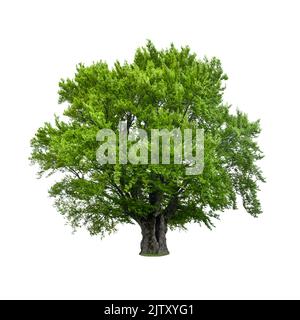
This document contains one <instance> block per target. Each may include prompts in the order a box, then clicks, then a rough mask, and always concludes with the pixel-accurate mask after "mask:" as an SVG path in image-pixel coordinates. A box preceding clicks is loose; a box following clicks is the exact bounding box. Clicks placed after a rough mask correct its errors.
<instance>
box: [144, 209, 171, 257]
mask: <svg viewBox="0 0 300 320" xmlns="http://www.w3.org/2000/svg"><path fill="white" fill-rule="evenodd" d="M140 226H141V229H142V236H143V238H142V241H141V252H140V255H144V256H163V255H167V254H169V250H168V247H167V239H166V233H167V229H168V226H167V222H166V218H165V217H164V216H163V215H159V216H156V217H155V216H152V217H147V218H143V219H141V221H140Z"/></svg>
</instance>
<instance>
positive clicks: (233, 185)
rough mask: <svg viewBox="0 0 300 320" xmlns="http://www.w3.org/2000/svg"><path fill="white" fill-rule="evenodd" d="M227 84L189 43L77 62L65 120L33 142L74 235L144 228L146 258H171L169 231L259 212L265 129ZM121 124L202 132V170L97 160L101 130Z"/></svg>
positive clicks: (63, 85) (64, 93) (67, 85)
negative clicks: (234, 213) (224, 215)
mask: <svg viewBox="0 0 300 320" xmlns="http://www.w3.org/2000/svg"><path fill="white" fill-rule="evenodd" d="M226 80H227V75H226V74H225V73H224V72H223V70H222V67H221V63H220V61H219V60H218V59H216V58H212V59H207V58H203V59H199V58H197V56H196V54H194V53H192V52H191V51H190V49H189V47H183V48H181V49H177V48H176V47H175V46H174V45H171V46H170V47H169V48H167V49H164V50H158V49H157V48H156V47H155V46H154V45H153V43H152V42H150V41H148V42H147V44H146V46H145V47H143V48H138V49H137V50H136V53H135V56H134V59H133V62H132V63H129V62H125V63H120V62H119V61H117V62H115V64H114V65H113V67H109V66H108V64H107V63H105V62H103V61H100V62H97V63H93V64H92V65H90V66H85V65H83V64H79V65H78V66H77V67H76V73H75V76H74V78H73V79H65V80H61V81H60V83H59V103H61V104H63V105H64V107H65V108H64V111H63V112H62V115H60V116H58V115H55V116H54V118H53V121H50V122H47V123H45V124H44V125H43V126H42V127H41V128H39V129H38V130H37V132H36V134H35V136H34V137H33V139H32V141H31V146H32V154H31V160H32V162H33V163H35V164H38V166H39V168H40V171H39V175H40V176H42V175H46V176H48V175H52V174H57V175H56V177H57V179H58V180H57V182H56V183H55V184H54V185H53V186H52V187H51V189H50V190H49V193H50V195H51V196H52V197H53V198H54V203H55V206H56V207H57V209H58V211H59V212H60V213H61V214H62V215H64V216H65V218H66V219H67V221H68V222H69V223H70V224H71V226H72V227H73V228H74V229H77V228H79V227H82V226H85V227H86V228H87V229H88V230H89V232H90V233H91V234H92V235H101V236H104V235H105V234H106V233H111V232H113V231H115V230H116V227H117V225H118V224H121V223H131V224H132V223H133V224H136V225H138V226H139V227H140V228H141V232H142V241H141V251H140V254H141V255H166V254H168V253H169V251H168V248H167V243H166V232H167V230H168V229H175V228H185V227H186V225H187V224H189V223H192V222H196V223H199V224H200V225H202V224H204V225H205V226H207V227H208V228H212V227H213V226H214V225H213V222H214V221H213V220H214V219H215V218H218V217H219V215H220V213H221V212H223V211H224V210H226V209H236V208H237V200H238V198H240V199H241V200H242V203H243V206H244V208H245V210H246V211H247V212H248V213H249V214H251V215H252V216H254V217H256V216H258V215H259V214H260V213H261V205H260V202H259V199H258V197H257V192H258V191H259V184H260V182H263V181H264V178H263V175H262V172H261V170H260V168H259V167H258V166H257V161H258V160H260V159H261V158H262V157H263V155H262V152H261V150H260V149H259V146H258V144H257V142H256V138H257V136H258V134H259V133H260V125H259V121H254V122H251V121H249V119H248V117H247V115H246V114H245V113H243V112H241V111H239V110H238V111H234V110H232V108H231V107H230V105H228V104H226V103H225V102H223V98H222V96H223V91H224V89H225V84H224V82H225V81H226ZM120 121H127V130H128V132H130V130H133V128H141V129H144V130H145V131H146V132H150V130H151V129H153V128H157V129H162V128H167V129H170V130H172V129H173V128H180V130H183V129H185V128H193V129H195V128H201V129H203V130H204V167H203V171H202V173H201V174H195V175H187V174H186V170H185V169H186V167H187V166H188V164H187V163H184V162H183V163H182V164H174V163H172V162H171V163H170V164H167V165H166V164H151V163H149V164H132V163H127V164H120V163H118V162H117V163H116V164H109V163H106V164H101V163H99V161H97V158H96V151H97V149H98V148H99V141H97V139H96V136H97V133H98V132H99V130H100V129H104V128H105V129H111V130H113V131H114V132H117V131H118V125H119V122H120ZM171 149H172V150H173V153H174V148H171ZM171 153H172V151H171ZM173 156H174V154H173ZM171 158H172V154H171Z"/></svg>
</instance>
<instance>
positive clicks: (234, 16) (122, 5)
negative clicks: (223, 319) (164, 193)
mask: <svg viewBox="0 0 300 320" xmlns="http://www.w3.org/2000/svg"><path fill="white" fill-rule="evenodd" d="M299 3H300V2H299V1H288V0H284V1H274V0H272V1H253V0H251V1H238V0H237V1H212V0H209V1H199V0H198V1H189V0H185V1H175V0H172V1H166V0H164V1H162V0H160V1H155V0H152V1H141V0H136V1H124V0H123V1H112V0H109V1H87V0H84V1H74V0H73V1H62V0H60V1H53V0H52V1H32V0H28V1H8V0H7V1H1V4H0V33H1V37H0V56H1V59H0V82H1V83H0V90H1V94H0V107H1V109H0V116H1V126H0V130H1V158H0V161H1V166H0V168H1V174H0V189H1V190H0V196H1V198H0V199H1V202H0V298H5V299H9V298H18V299H21V298H26V299H46V298H47V299H48V298H49V299H52V298H55V299H73V298H74V299H77V298H78V299H79V298H81V299H146V298H148V299H154V298H155V299H161V298H165V299H210V298H214V299H222V298H226V299H248V298H249V299H275V298H276V299H279V298H282V299H288V298H292V299H293V298H298V299H299V298H300V289H299V288H300V273H299V268H300V256H299V251H300V250H299V244H300V210H299V198H300V196H299V192H300V188H299V181H300V180H299V169H298V168H299V160H300V159H299V139H298V137H299V130H298V128H299V115H300V111H299V108H300V106H299V93H300V90H299V89H300V88H299V77H300V62H299V61H300V60H299V56H300V46H299V31H300V19H299V14H300V12H299V9H300V5H299ZM146 39H151V40H152V41H153V42H154V43H155V45H156V46H157V47H158V48H164V47H167V46H168V45H169V44H170V42H174V43H175V45H176V46H181V45H189V46H190V47H191V49H192V51H195V52H196V53H197V54H198V55H199V57H203V56H204V55H207V56H208V57H212V56H217V57H219V58H220V59H221V61H222V63H223V67H224V70H225V72H226V73H227V74H228V76H229V81H228V83H227V91H226V94H225V100H226V101H228V102H229V103H231V104H232V105H233V106H234V107H239V108H240V109H242V110H243V111H245V112H247V113H248V114H249V116H250V118H251V119H253V120H254V119H256V118H261V123H262V128H263V131H262V134H261V137H260V144H261V146H262V149H263V150H264V152H265V155H266V157H265V159H264V160H263V161H261V166H262V168H263V170H264V173H265V176H266V177H267V180H268V182H267V184H265V185H263V187H262V191H261V193H260V198H261V201H262V204H263V209H264V213H263V215H262V216H261V217H260V218H258V219H254V218H252V217H251V216H249V215H248V214H247V213H245V212H244V210H243V209H241V210H238V211H234V212H233V211H228V212H226V213H223V214H222V216H221V221H219V222H217V223H216V225H217V228H216V229H214V230H213V231H209V230H206V229H205V228H200V227H199V226H198V225H193V226H190V227H189V231H188V232H169V233H168V245H169V249H170V252H171V254H170V255H169V256H167V257H162V258H146V257H141V256H139V255H138V252H139V242H140V238H141V237H140V231H139V229H138V227H136V226H121V227H120V228H119V232H118V233H116V234H114V235H112V236H109V237H107V238H105V239H104V240H102V241H101V240H100V239H99V238H97V237H94V238H92V237H90V236H89V235H88V234H87V232H85V231H80V232H78V233H75V234H72V230H71V229H70V227H68V226H66V225H65V222H64V220H63V218H62V217H61V216H60V215H59V213H57V212H56V210H55V209H54V208H53V207H52V200H51V199H49V197H48V194H47V189H48V187H49V185H50V182H49V181H47V180H45V179H44V180H36V178H35V172H36V169H35V168H33V167H31V166H30V165H29V161H28V156H29V154H30V148H29V140H30V139H31V138H32V136H33V134H34V132H35V130H36V129H37V128H38V127H39V126H41V125H42V123H43V122H44V121H48V120H50V119H52V115H53V113H54V112H56V113H59V112H61V111H62V106H59V105H58V104H57V90H58V86H57V84H58V81H59V79H60V78H61V77H63V78H66V77H68V76H72V75H73V74H74V71H75V65H76V64H77V63H79V62H84V63H86V64H89V63H91V62H92V61H97V60H99V59H103V60H106V61H108V62H109V63H110V64H112V63H113V61H114V60H116V59H119V60H121V61H124V60H125V59H127V60H128V61H131V60H132V57H133V54H134V50H135V49H136V47H138V46H141V45H144V44H145V41H146Z"/></svg>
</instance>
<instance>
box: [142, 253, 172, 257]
mask: <svg viewBox="0 0 300 320" xmlns="http://www.w3.org/2000/svg"><path fill="white" fill-rule="evenodd" d="M167 255H169V252H168V253H167V252H166V253H140V256H143V257H164V256H167Z"/></svg>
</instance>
